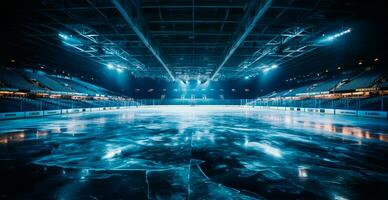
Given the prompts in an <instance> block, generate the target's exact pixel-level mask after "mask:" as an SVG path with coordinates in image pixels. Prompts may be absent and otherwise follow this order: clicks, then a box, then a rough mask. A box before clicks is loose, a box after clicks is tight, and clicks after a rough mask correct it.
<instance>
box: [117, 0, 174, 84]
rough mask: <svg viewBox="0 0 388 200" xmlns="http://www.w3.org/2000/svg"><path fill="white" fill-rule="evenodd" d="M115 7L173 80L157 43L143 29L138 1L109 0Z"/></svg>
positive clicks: (143, 24)
mask: <svg viewBox="0 0 388 200" xmlns="http://www.w3.org/2000/svg"><path fill="white" fill-rule="evenodd" d="M111 2H112V3H113V5H114V6H115V7H116V9H117V10H118V11H119V12H120V14H121V16H122V17H123V18H124V19H125V21H126V22H127V23H128V25H129V26H130V27H131V28H132V30H133V31H134V32H135V33H136V35H137V36H138V37H139V38H140V40H141V41H142V42H143V43H144V45H145V46H146V47H147V48H148V49H149V50H150V51H151V53H152V54H153V55H154V56H155V57H156V59H157V60H158V61H159V62H160V64H161V65H162V66H163V67H164V69H165V70H166V71H167V73H168V75H169V76H170V78H171V79H172V80H175V78H174V75H173V74H172V72H171V70H170V68H169V67H168V66H167V64H166V62H165V61H164V59H163V58H162V56H161V55H160V51H159V49H158V47H157V45H156V44H155V43H154V42H152V41H151V38H150V36H149V33H148V31H147V30H146V29H145V27H146V26H145V23H144V20H143V16H142V14H141V9H140V4H139V2H138V1H125V0H111Z"/></svg>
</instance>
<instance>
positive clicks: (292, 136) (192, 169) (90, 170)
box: [0, 106, 388, 199]
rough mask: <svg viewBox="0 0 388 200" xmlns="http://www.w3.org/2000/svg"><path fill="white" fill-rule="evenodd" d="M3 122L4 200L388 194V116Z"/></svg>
mask: <svg viewBox="0 0 388 200" xmlns="http://www.w3.org/2000/svg"><path fill="white" fill-rule="evenodd" d="M0 125H1V126H0V175H1V176H2V179H1V181H2V182H3V183H2V185H5V186H4V187H2V188H1V189H0V192H1V193H0V198H22V199H23V198H30V197H33V198H39V199H45V198H56V199H74V198H87V199H117V198H121V199H338V198H343V199H364V198H367V197H368V198H370V197H371V196H373V195H382V196H384V195H385V196H387V193H386V192H385V191H384V189H385V188H386V187H387V186H388V177H387V175H388V173H387V172H388V171H387V164H386V161H385V158H386V155H387V152H388V143H387V142H388V136H387V133H388V122H387V120H382V119H366V118H355V117H345V116H334V115H320V114H309V113H297V112H286V111H263V110H256V109H253V108H239V107H221V106H214V107H211V106H202V107H185V106H175V107H173V106H166V107H154V108H152V107H148V108H133V109H130V110H125V111H106V112H99V113H86V114H74V115H64V116H51V117H47V118H33V119H22V120H12V121H1V122H0ZM18 179H23V180H24V181H21V182H19V181H16V182H15V180H18ZM5 183H6V184H5Z"/></svg>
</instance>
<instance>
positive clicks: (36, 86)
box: [0, 68, 115, 96]
mask: <svg viewBox="0 0 388 200" xmlns="http://www.w3.org/2000/svg"><path fill="white" fill-rule="evenodd" d="M0 90H19V91H29V92H49V93H62V94H66V93H70V94H81V95H89V96H101V95H102V96H114V95H115V94H114V93H113V92H111V91H108V90H106V89H104V88H102V87H99V86H96V85H93V84H90V83H87V82H84V81H81V80H79V79H76V78H68V77H60V76H54V75H49V74H46V73H44V72H42V71H32V70H28V69H22V70H16V69H4V68H0Z"/></svg>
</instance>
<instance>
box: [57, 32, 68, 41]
mask: <svg viewBox="0 0 388 200" xmlns="http://www.w3.org/2000/svg"><path fill="white" fill-rule="evenodd" d="M58 36H59V37H60V38H62V39H63V40H67V39H69V36H67V35H66V34H64V33H58Z"/></svg>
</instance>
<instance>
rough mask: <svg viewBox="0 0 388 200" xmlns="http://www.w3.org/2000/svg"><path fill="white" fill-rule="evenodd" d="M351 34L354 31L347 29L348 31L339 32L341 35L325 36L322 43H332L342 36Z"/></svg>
mask: <svg viewBox="0 0 388 200" xmlns="http://www.w3.org/2000/svg"><path fill="white" fill-rule="evenodd" d="M350 32H352V29H351V28H348V29H346V30H344V31H342V32H339V33H336V34H333V35H329V36H324V38H323V39H322V41H321V42H331V41H333V40H335V39H337V38H339V37H341V36H343V35H345V34H348V33H350Z"/></svg>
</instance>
